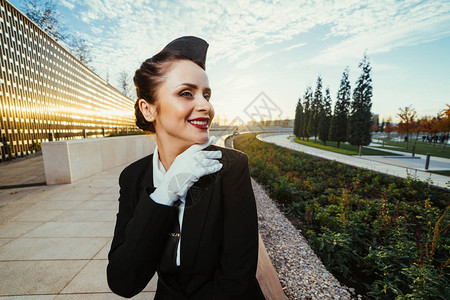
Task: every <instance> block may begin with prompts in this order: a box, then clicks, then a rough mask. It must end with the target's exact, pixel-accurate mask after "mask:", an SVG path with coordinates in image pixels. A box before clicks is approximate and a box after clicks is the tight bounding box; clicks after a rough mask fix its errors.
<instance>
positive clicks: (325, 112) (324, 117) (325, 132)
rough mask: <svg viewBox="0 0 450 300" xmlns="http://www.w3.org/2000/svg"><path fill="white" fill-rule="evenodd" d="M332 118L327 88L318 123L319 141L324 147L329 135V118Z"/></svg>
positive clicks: (328, 89)
mask: <svg viewBox="0 0 450 300" xmlns="http://www.w3.org/2000/svg"><path fill="white" fill-rule="evenodd" d="M332 117H333V115H332V113H331V96H330V88H328V87H327V89H326V90H325V97H324V98H323V107H322V111H321V114H320V123H319V139H320V140H321V141H322V142H323V144H324V145H325V146H326V145H327V141H328V137H329V135H330V125H331V118H332Z"/></svg>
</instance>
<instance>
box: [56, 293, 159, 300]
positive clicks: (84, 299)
mask: <svg viewBox="0 0 450 300" xmlns="http://www.w3.org/2000/svg"><path fill="white" fill-rule="evenodd" d="M154 298H155V292H141V293H140V294H138V295H136V296H134V297H132V298H130V299H133V300H153V299H154ZM53 299H55V300H78V299H80V300H110V299H111V300H119V299H124V298H123V297H121V296H118V295H116V294H113V293H89V294H60V295H57V296H56V297H55V298H53Z"/></svg>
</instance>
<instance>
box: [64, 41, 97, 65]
mask: <svg viewBox="0 0 450 300" xmlns="http://www.w3.org/2000/svg"><path fill="white" fill-rule="evenodd" d="M68 44H69V47H70V49H71V52H72V54H73V56H75V57H76V58H77V59H78V60H79V61H81V62H82V63H83V64H85V65H88V64H89V63H90V62H91V61H92V56H91V47H90V46H89V45H88V44H87V42H86V40H85V39H84V38H81V37H79V36H73V37H72V38H71V39H70V41H69V42H68Z"/></svg>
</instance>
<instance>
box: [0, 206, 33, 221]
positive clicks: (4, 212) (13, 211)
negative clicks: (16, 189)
mask: <svg viewBox="0 0 450 300" xmlns="http://www.w3.org/2000/svg"><path fill="white" fill-rule="evenodd" d="M33 205H34V204H33V203H15V202H11V203H8V204H6V205H3V206H1V207H0V225H1V224H5V223H7V222H9V221H11V220H12V219H14V218H15V217H16V216H18V215H20V214H21V213H22V212H23V211H25V210H27V209H29V208H31V207H33Z"/></svg>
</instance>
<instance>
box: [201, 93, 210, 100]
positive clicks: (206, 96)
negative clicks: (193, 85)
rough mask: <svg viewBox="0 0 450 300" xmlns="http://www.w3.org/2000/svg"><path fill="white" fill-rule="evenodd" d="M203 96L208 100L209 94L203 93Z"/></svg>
mask: <svg viewBox="0 0 450 300" xmlns="http://www.w3.org/2000/svg"><path fill="white" fill-rule="evenodd" d="M203 97H205V99H206V100H208V101H209V99H211V95H210V94H205V95H203Z"/></svg>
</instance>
